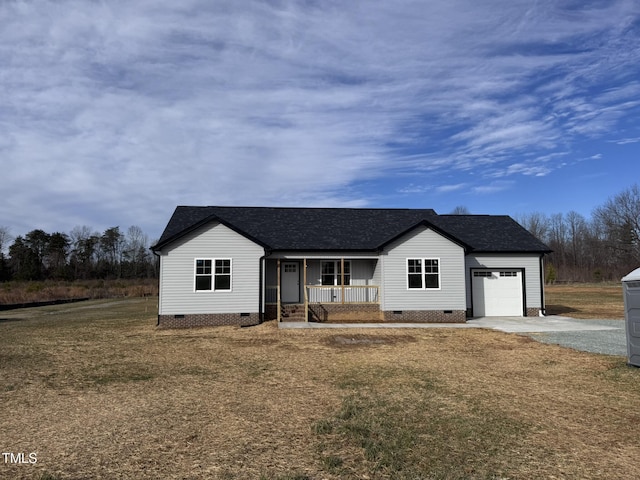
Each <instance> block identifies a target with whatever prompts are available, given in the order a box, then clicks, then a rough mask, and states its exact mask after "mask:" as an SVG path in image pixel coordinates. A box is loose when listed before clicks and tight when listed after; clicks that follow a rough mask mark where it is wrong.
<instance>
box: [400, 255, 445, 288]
mask: <svg viewBox="0 0 640 480" xmlns="http://www.w3.org/2000/svg"><path fill="white" fill-rule="evenodd" d="M407 288H409V289H420V290H425V289H428V288H429V289H431V288H434V289H438V288H440V259H438V258H408V259H407Z"/></svg>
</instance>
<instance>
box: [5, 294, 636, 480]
mask: <svg viewBox="0 0 640 480" xmlns="http://www.w3.org/2000/svg"><path fill="white" fill-rule="evenodd" d="M154 309H155V303H154V301H153V300H151V299H127V300H119V301H91V302H85V303H79V304H73V305H60V306H51V307H42V308H38V309H29V310H19V311H18V310H16V311H11V312H2V313H0V317H1V318H0V402H1V404H2V406H3V408H2V410H0V425H2V430H1V431H0V432H1V433H0V448H2V451H3V452H27V453H28V452H37V459H38V462H37V464H35V465H9V464H3V463H0V478H12V479H45V478H46V479H49V480H54V479H57V480H71V479H73V480H79V479H89V478H91V479H157V478H163V479H247V478H258V479H260V478H263V479H279V480H284V479H300V480H301V479H338V478H362V479H382V478H394V479H395V478H399V479H402V478H407V479H409V478H411V479H417V478H434V479H436V478H442V479H463V478H465V479H466V478H478V479H480V478H481V479H490V478H504V479H506V478H514V479H515V478H518V479H520V478H625V479H627V478H638V477H640V463H638V461H637V458H638V455H639V454H640V445H639V444H638V441H637V437H638V435H637V428H638V427H637V426H638V424H639V422H640V414H639V413H638V412H640V376H639V375H640V370H639V369H633V368H630V367H627V366H626V365H625V361H624V360H625V359H624V358H620V357H606V356H600V355H594V354H588V353H582V352H576V351H573V350H570V349H565V348H561V347H557V346H551V345H543V344H539V343H536V342H534V341H533V340H531V339H529V338H527V337H521V336H518V335H513V334H504V333H499V332H493V331H481V330H446V329H433V330H431V329H430V330H402V331H384V332H372V331H365V330H358V329H355V330H348V331H347V330H338V331H336V330H313V331H292V330H279V329H278V328H276V326H275V325H274V323H273V322H269V323H266V324H263V325H260V326H258V327H252V328H232V327H222V328H203V329H192V330H173V331H168V330H157V329H156V328H155V327H154V324H155V319H154V315H155V310H154Z"/></svg>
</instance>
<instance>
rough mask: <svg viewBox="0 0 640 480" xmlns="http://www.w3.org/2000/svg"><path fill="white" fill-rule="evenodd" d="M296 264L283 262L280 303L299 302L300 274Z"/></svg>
mask: <svg viewBox="0 0 640 480" xmlns="http://www.w3.org/2000/svg"><path fill="white" fill-rule="evenodd" d="M298 267H299V264H298V262H283V263H282V271H281V273H280V276H281V279H280V281H281V287H282V302H283V303H299V302H300V273H299V271H298Z"/></svg>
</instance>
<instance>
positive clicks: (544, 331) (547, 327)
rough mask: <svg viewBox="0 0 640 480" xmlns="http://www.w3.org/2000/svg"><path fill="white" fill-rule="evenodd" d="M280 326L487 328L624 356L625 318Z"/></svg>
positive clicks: (286, 325)
mask: <svg viewBox="0 0 640 480" xmlns="http://www.w3.org/2000/svg"><path fill="white" fill-rule="evenodd" d="M279 327H280V328H372V329H375V328H488V329H491V330H499V331H501V332H507V333H519V334H523V335H527V336H529V337H531V338H533V339H535V340H537V341H539V342H542V343H549V344H555V345H562V346H564V347H569V348H574V349H576V350H582V351H585V352H592V353H602V354H605V355H619V356H626V355H627V338H626V333H625V322H624V320H578V319H575V318H569V317H561V316H556V315H551V316H548V317H482V318H473V319H470V320H467V323H366V324H363V323H352V324H348V323H340V324H337V323H332V324H327V323H304V322H302V323H286V322H285V323H281V324H280V325H279Z"/></svg>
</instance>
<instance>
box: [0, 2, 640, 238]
mask: <svg viewBox="0 0 640 480" xmlns="http://www.w3.org/2000/svg"><path fill="white" fill-rule="evenodd" d="M639 15H640V7H639V6H638V4H637V3H636V2H629V1H616V2H609V3H607V4H603V5H599V6H598V5H597V4H594V6H592V7H582V8H563V6H562V5H560V4H558V3H557V2H553V1H551V0H549V1H541V2H536V3H533V4H532V3H531V2H528V1H524V0H522V1H499V0H491V1H489V2H482V4H481V3H478V2H474V1H471V0H454V1H446V2H445V1H431V2H428V3H425V2H415V1H398V2H373V3H371V2H367V3H366V4H361V3H359V2H347V3H345V2H317V3H314V2H298V1H284V2H262V1H243V2H231V1H223V0H220V1H216V2H205V1H199V0H185V1H181V2H156V1H153V2H152V1H150V0H141V1H136V2H126V1H123V0H122V1H113V2H86V1H80V0H69V1H60V2H33V3H29V2H5V3H3V4H2V5H0V17H2V18H3V28H2V29H1V30H0V62H2V65H3V69H2V70H1V71H0V95H2V98H3V99H4V101H3V102H4V103H3V105H2V106H0V111H1V112H2V115H0V132H1V133H0V154H1V157H0V158H2V160H1V161H2V167H3V170H4V171H7V172H10V174H9V175H5V176H4V177H3V179H0V189H2V191H3V192H5V195H6V196H7V197H9V200H8V201H7V202H4V205H1V206H0V218H5V219H9V220H8V221H10V222H12V223H13V224H15V225H16V228H14V230H17V231H19V230H20V229H23V230H28V229H31V228H36V227H41V228H45V229H47V228H48V229H65V228H66V229H70V228H71V227H72V226H73V224H76V223H81V224H89V225H95V226H96V228H104V227H107V226H111V225H112V224H116V223H122V224H123V226H124V224H141V225H142V226H143V227H145V229H146V230H148V231H150V230H153V229H154V228H155V229H159V228H161V227H162V224H163V223H164V221H165V220H166V219H167V217H168V215H169V213H170V212H171V210H172V208H173V207H174V206H175V205H176V204H188V203H192V204H254V205H255V204H287V205H302V204H306V205H311V204H313V205H352V206H353V205H366V204H367V202H369V201H370V198H373V197H374V196H376V195H379V194H380V192H363V191H362V190H357V189H356V190H354V189H351V188H350V186H352V185H354V184H355V183H358V182H362V181H364V180H367V179H375V178H377V179H384V178H395V177H396V176H402V175H411V176H413V177H415V178H414V179H413V181H414V182H415V183H414V185H410V186H408V187H405V188H404V189H401V190H400V192H402V193H404V194H407V193H414V194H429V193H430V192H433V193H441V194H442V193H447V192H455V191H459V190H462V189H472V188H473V187H472V183H471V181H468V180H467V178H466V177H465V178H456V176H460V175H461V174H463V173H465V172H466V173H470V174H471V173H473V174H474V176H475V178H477V179H479V180H478V181H481V180H482V179H483V178H485V177H488V178H492V177H493V178H495V177H501V176H504V177H506V176H509V177H510V178H514V177H515V176H518V175H534V176H536V175H537V176H544V175H551V174H552V172H554V171H555V170H557V169H558V168H560V167H561V166H562V164H561V163H560V159H559V158H558V157H557V156H554V155H555V153H556V152H558V151H562V152H564V153H566V152H567V151H569V150H570V149H571V144H572V142H574V141H575V140H576V139H577V138H582V137H592V136H598V135H602V134H603V133H604V132H607V131H609V130H610V129H611V128H612V126H614V125H616V124H617V122H619V121H620V119H621V118H624V117H625V116H626V115H629V114H630V112H634V111H637V110H638V102H637V101H636V99H637V98H638V94H640V84H639V83H638V82H637V81H635V78H637V75H636V76H634V74H635V73H637V72H636V71H635V70H634V68H635V67H634V66H635V65H638V64H640V63H639V61H640V40H639V39H638V35H637V31H634V30H633V29H634V28H637V27H634V21H636V19H637V18H638V16H639ZM629 78H634V80H632V81H629ZM603 85H604V87H603ZM633 138H635V137H634V136H633V135H629V136H628V138H627V139H625V138H623V139H622V140H619V141H618V142H619V143H620V142H629V141H630V139H633ZM452 176H453V177H452ZM451 178H453V180H451ZM427 184H428V185H430V187H429V189H428V191H427V190H426V189H425V187H423V186H422V185H427ZM378 185H379V183H378ZM415 185H418V186H415ZM505 185H507V186H505ZM509 185H510V184H491V186H489V187H480V188H476V189H475V191H476V192H481V193H487V192H495V191H497V190H501V189H504V188H508V186H509ZM390 188H391V189H392V190H394V191H398V189H397V187H390ZM152 235H153V233H152Z"/></svg>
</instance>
